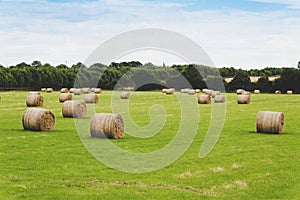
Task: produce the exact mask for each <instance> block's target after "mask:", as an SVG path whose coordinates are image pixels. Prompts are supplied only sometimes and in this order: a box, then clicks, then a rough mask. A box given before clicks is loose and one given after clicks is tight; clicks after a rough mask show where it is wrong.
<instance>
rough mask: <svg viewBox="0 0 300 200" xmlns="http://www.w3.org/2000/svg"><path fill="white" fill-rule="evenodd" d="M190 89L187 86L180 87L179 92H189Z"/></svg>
mask: <svg viewBox="0 0 300 200" xmlns="http://www.w3.org/2000/svg"><path fill="white" fill-rule="evenodd" d="M189 91H190V89H188V88H184V89H181V90H180V92H181V93H189Z"/></svg>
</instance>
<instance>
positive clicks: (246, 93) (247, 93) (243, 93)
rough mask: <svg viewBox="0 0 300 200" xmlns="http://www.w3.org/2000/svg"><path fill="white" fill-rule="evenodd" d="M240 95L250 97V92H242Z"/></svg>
mask: <svg viewBox="0 0 300 200" xmlns="http://www.w3.org/2000/svg"><path fill="white" fill-rule="evenodd" d="M242 95H251V92H249V91H244V92H242Z"/></svg>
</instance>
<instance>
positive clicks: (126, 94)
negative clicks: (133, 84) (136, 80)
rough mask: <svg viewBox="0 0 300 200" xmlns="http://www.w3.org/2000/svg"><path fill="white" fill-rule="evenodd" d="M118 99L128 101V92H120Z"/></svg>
mask: <svg viewBox="0 0 300 200" xmlns="http://www.w3.org/2000/svg"><path fill="white" fill-rule="evenodd" d="M120 97H121V99H129V97H130V93H129V92H121V95H120Z"/></svg>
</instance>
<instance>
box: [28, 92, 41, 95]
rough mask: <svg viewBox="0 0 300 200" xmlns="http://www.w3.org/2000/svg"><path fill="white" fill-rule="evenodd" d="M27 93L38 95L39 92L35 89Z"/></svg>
mask: <svg viewBox="0 0 300 200" xmlns="http://www.w3.org/2000/svg"><path fill="white" fill-rule="evenodd" d="M28 94H33V95H38V94H40V93H39V92H36V91H30V92H29V93H28Z"/></svg>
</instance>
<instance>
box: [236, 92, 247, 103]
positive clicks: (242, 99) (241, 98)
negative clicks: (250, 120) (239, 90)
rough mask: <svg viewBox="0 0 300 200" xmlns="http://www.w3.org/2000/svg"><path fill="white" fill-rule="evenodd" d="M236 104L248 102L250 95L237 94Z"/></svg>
mask: <svg viewBox="0 0 300 200" xmlns="http://www.w3.org/2000/svg"><path fill="white" fill-rule="evenodd" d="M237 103H238V104H250V95H245V94H240V95H238V100H237Z"/></svg>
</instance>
